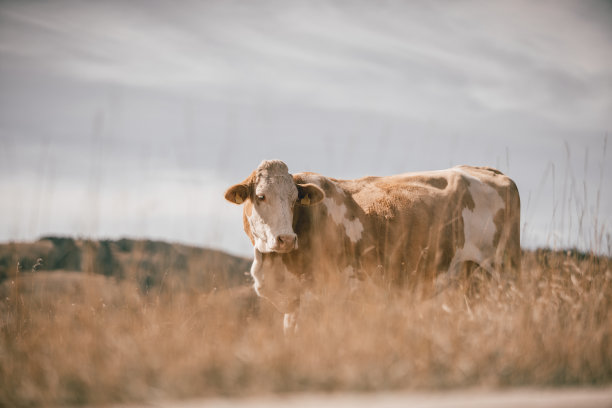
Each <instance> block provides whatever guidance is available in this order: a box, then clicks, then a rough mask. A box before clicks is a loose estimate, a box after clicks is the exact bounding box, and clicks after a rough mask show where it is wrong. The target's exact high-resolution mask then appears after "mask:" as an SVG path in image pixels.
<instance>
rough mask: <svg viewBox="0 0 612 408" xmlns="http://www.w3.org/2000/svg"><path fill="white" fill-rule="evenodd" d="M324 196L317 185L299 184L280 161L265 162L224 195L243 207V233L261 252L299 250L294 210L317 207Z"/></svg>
mask: <svg viewBox="0 0 612 408" xmlns="http://www.w3.org/2000/svg"><path fill="white" fill-rule="evenodd" d="M324 197H325V193H323V190H321V189H320V188H319V187H317V186H315V185H314V184H298V183H296V182H295V181H294V179H293V176H291V174H289V170H288V169H287V165H286V164H285V163H283V162H282V161H280V160H264V161H263V162H261V164H260V165H259V167H257V169H256V170H255V171H254V172H253V173H251V175H250V176H249V177H248V178H247V179H246V180H244V181H243V182H242V183H240V184H236V185H234V186H232V187H230V188H229V189H228V190H227V191H226V192H225V199H226V200H228V201H231V202H232V203H235V204H244V212H243V217H244V230H245V232H246V233H247V235H248V236H249V238H250V239H251V242H252V243H253V245H254V246H255V248H256V249H257V250H259V251H260V252H262V253H268V252H290V251H292V250H294V249H296V248H297V246H298V242H297V235H296V234H295V232H294V231H293V212H294V207H295V206H296V205H303V206H308V205H313V204H317V203H319V202H320V201H321V200H323V198H324Z"/></svg>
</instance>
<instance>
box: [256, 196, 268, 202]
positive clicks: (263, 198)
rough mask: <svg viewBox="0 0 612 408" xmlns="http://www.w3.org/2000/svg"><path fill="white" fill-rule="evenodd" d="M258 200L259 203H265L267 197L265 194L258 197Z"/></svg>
mask: <svg viewBox="0 0 612 408" xmlns="http://www.w3.org/2000/svg"><path fill="white" fill-rule="evenodd" d="M257 199H258V200H259V201H265V200H266V196H265V195H263V194H259V195H258V196H257Z"/></svg>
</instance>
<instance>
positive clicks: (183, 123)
mask: <svg viewBox="0 0 612 408" xmlns="http://www.w3.org/2000/svg"><path fill="white" fill-rule="evenodd" d="M611 21H612V3H610V2H609V1H607V2H606V1H578V0H576V1H562V0H561V1H539V2H533V1H505V2H491V1H460V2H459V1H453V2H451V1H448V2H446V1H439V2H424V1H423V2H416V1H376V2H374V1H365V0H364V1H303V2H296V1H284V0H279V1H226V0H224V1H221V0H219V1H215V0H208V1H193V2H190V1H181V2H172V1H128V2H126V1H104V2H100V1H60V0H48V1H43V2H33V1H32V2H30V1H0V194H1V197H2V198H1V201H0V214H2V215H1V216H0V240H1V241H6V240H25V239H35V238H37V237H40V236H41V235H46V234H56V235H57V234H59V235H71V236H83V237H96V238H99V237H106V238H118V237H122V236H128V237H148V238H155V239H164V240H169V241H180V242H185V243H190V244H195V245H202V246H210V247H214V248H221V249H224V250H227V251H230V252H232V253H235V254H242V255H247V256H250V253H251V249H250V242H249V241H248V239H247V238H246V235H245V234H244V233H243V232H242V226H241V225H242V222H241V209H240V208H239V207H236V206H232V205H231V204H229V203H227V202H225V200H224V199H223V191H224V190H225V188H227V187H228V186H230V185H231V184H234V183H236V182H239V181H241V180H242V179H243V178H245V177H246V176H247V175H248V174H249V173H250V172H251V171H252V170H253V169H254V168H255V167H256V166H257V165H258V164H259V162H261V160H263V159H269V158H279V159H282V160H284V161H285V162H286V163H287V165H288V166H289V169H290V171H292V172H299V171H315V172H318V173H321V174H324V175H328V176H332V177H337V178H355V177H361V176H365V175H388V174H394V173H400V172H407V171H418V170H430V169H440V168H446V167H449V166H453V165H456V164H474V165H489V166H494V167H498V168H500V169H501V170H502V171H504V172H506V173H507V174H508V175H510V176H511V177H512V178H513V179H515V181H516V182H517V184H518V186H519V190H520V193H521V197H522V207H523V208H522V215H523V223H524V228H523V237H522V238H523V243H524V245H525V246H529V247H533V246H543V245H553V246H561V247H567V246H576V245H577V246H581V247H583V248H593V247H594V246H595V245H601V246H600V247H599V248H598V249H599V250H601V251H604V252H608V251H609V249H608V248H609V244H610V243H609V239H608V238H606V235H607V233H608V232H609V231H610V227H611V226H612V191H611V190H612V189H611V187H610V186H611V185H612V183H611V182H610V179H611V177H610V176H612V163H611V162H612V160H611V158H612V153H611V152H610V151H611V150H612V146H608V147H607V149H606V150H605V151H604V140H605V137H606V135H608V134H609V133H610V132H611V131H612V24H611V23H610V22H611ZM609 142H610V143H612V140H609ZM598 236H601V237H602V238H601V239H598V238H597V237H598Z"/></svg>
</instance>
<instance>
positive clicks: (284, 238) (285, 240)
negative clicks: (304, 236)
mask: <svg viewBox="0 0 612 408" xmlns="http://www.w3.org/2000/svg"><path fill="white" fill-rule="evenodd" d="M276 241H277V242H278V245H280V246H289V245H295V243H296V241H297V236H296V235H295V234H292V235H288V234H287V235H279V236H278V237H276Z"/></svg>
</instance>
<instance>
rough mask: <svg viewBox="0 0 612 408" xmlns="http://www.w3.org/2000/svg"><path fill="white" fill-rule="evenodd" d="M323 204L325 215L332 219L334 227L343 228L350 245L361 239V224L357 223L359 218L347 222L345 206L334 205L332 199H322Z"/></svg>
mask: <svg viewBox="0 0 612 408" xmlns="http://www.w3.org/2000/svg"><path fill="white" fill-rule="evenodd" d="M323 204H325V207H326V208H327V213H328V214H329V216H330V217H331V218H332V220H333V221H334V223H335V224H336V225H340V224H342V225H343V226H344V231H345V232H346V235H347V236H348V237H349V239H350V240H351V242H352V243H356V242H359V240H360V239H361V233H362V232H363V224H361V221H359V218H355V219H353V220H349V219H348V218H347V217H346V211H347V210H346V205H345V204H340V205H338V204H336V202H335V201H334V199H333V198H327V197H326V198H324V199H323Z"/></svg>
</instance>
